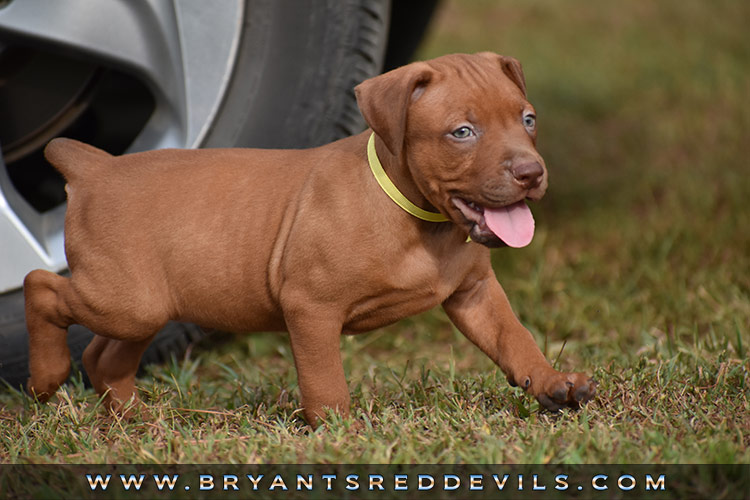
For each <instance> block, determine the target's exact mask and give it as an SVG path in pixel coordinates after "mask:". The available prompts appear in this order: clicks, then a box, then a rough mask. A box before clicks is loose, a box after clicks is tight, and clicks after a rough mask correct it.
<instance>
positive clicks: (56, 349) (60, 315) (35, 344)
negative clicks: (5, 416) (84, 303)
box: [23, 270, 73, 401]
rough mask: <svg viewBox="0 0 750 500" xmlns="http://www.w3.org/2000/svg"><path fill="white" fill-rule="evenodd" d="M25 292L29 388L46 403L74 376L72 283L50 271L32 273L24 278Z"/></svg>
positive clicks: (31, 392) (30, 391)
mask: <svg viewBox="0 0 750 500" xmlns="http://www.w3.org/2000/svg"><path fill="white" fill-rule="evenodd" d="M23 291H24V300H25V306H26V328H27V330H28V332H29V372H30V373H31V377H30V378H29V381H28V384H27V388H28V391H29V393H30V394H32V395H35V396H36V397H37V398H39V400H41V401H46V400H47V399H49V398H50V397H51V396H52V395H53V394H54V393H55V391H56V390H57V389H58V387H60V385H61V384H62V383H63V382H64V381H65V379H66V378H68V374H69V373H70V350H69V349H68V344H67V337H68V326H70V325H71V324H73V319H72V317H71V312H70V307H69V305H68V302H67V300H66V296H67V295H69V292H70V281H69V280H68V279H67V278H64V277H62V276H59V275H57V274H54V273H51V272H49V271H42V270H36V271H31V272H30V273H29V274H28V275H26V278H25V279H24V283H23Z"/></svg>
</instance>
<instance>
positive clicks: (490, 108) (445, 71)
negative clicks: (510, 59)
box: [415, 55, 529, 119]
mask: <svg viewBox="0 0 750 500" xmlns="http://www.w3.org/2000/svg"><path fill="white" fill-rule="evenodd" d="M428 63H429V65H430V67H432V69H433V70H435V75H434V78H432V79H431V80H430V82H429V83H427V85H426V87H425V89H424V92H423V94H422V95H420V97H419V99H417V102H416V103H415V104H416V105H418V106H415V107H418V108H422V109H432V110H436V109H443V110H446V111H447V112H448V113H449V114H450V115H456V116H458V115H463V119H466V118H467V115H469V114H471V115H476V119H482V118H485V119H486V118H490V117H492V116H500V115H505V114H508V113H510V114H516V113H518V112H519V111H521V110H523V109H524V108H525V107H528V106H529V103H528V101H527V100H526V98H525V97H524V95H523V93H522V92H521V89H520V88H518V86H517V85H516V84H515V83H514V82H513V81H512V80H511V79H510V78H508V76H507V75H506V74H505V73H504V72H503V70H502V67H501V66H500V63H499V62H498V61H497V60H493V59H490V58H486V57H482V56H477V55H474V56H465V55H450V56H444V57H440V58H438V59H434V60H432V61H428ZM457 119H460V118H457Z"/></svg>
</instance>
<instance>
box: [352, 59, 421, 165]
mask: <svg viewBox="0 0 750 500" xmlns="http://www.w3.org/2000/svg"><path fill="white" fill-rule="evenodd" d="M432 76H433V70H432V68H430V66H429V65H428V64H427V63H423V62H416V63H412V64H408V65H406V66H403V67H401V68H398V69H394V70H393V71H389V72H388V73H384V74H382V75H380V76H376V77H374V78H370V79H369V80H365V81H364V82H362V83H360V84H359V85H357V86H356V87H355V88H354V93H355V94H356V95H357V104H358V105H359V109H360V111H361V112H362V116H363V117H364V118H365V121H366V122H367V124H368V125H369V126H370V128H371V129H372V130H373V131H374V132H375V133H376V134H378V136H379V137H380V138H381V139H382V140H383V142H384V143H385V145H386V147H387V148H388V150H389V151H390V152H391V153H392V154H393V155H396V156H398V155H399V154H400V153H401V150H402V148H403V146H404V134H405V133H406V114H407V112H408V109H409V106H410V105H411V103H412V102H414V101H415V100H416V99H418V98H419V96H420V95H422V92H423V91H424V87H425V85H427V84H428V83H429V81H430V80H431V79H432Z"/></svg>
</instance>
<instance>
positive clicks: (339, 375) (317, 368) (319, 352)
mask: <svg viewBox="0 0 750 500" xmlns="http://www.w3.org/2000/svg"><path fill="white" fill-rule="evenodd" d="M335 317H336V315H335V314H331V315H325V314H321V310H320V309H316V310H308V311H303V310H301V309H297V310H296V311H295V312H294V313H291V314H287V319H286V322H287V327H288V329H289V339H290V342H291V345H292V355H293V356H294V364H295V366H296V368H297V380H298V383H299V390H300V394H301V396H302V407H303V412H304V415H305V419H306V420H307V422H308V423H309V424H310V425H311V426H313V427H316V426H317V425H319V424H320V419H322V418H323V417H325V415H326V409H331V410H334V411H336V412H337V413H339V414H341V415H343V416H348V415H349V404H350V403H349V387H348V386H347V384H346V377H345V375H344V365H343V364H342V362H341V349H340V346H339V344H340V339H341V327H342V323H341V322H340V321H337V320H335V319H334V318H335Z"/></svg>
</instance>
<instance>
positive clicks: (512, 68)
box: [500, 56, 526, 97]
mask: <svg viewBox="0 0 750 500" xmlns="http://www.w3.org/2000/svg"><path fill="white" fill-rule="evenodd" d="M500 67H501V68H503V73H505V75H506V76H507V77H508V78H510V79H511V80H512V81H513V83H515V84H516V85H518V88H519V89H521V92H523V95H524V97H526V79H525V78H524V77H523V69H521V63H520V62H518V59H516V58H514V57H508V56H500Z"/></svg>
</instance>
